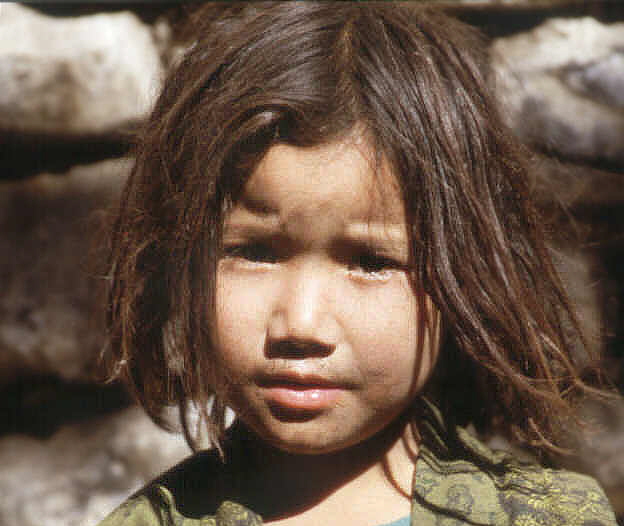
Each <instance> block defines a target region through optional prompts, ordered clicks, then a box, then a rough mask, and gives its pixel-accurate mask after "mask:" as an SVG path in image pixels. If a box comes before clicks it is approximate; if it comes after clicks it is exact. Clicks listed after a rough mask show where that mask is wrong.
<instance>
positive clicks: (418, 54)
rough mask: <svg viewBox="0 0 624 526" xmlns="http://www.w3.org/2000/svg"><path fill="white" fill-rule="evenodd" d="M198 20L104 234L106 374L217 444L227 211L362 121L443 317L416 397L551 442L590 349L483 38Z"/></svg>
mask: <svg viewBox="0 0 624 526" xmlns="http://www.w3.org/2000/svg"><path fill="white" fill-rule="evenodd" d="M193 20H194V25H193V27H194V35H195V37H194V41H193V44H192V45H191V46H190V49H189V51H188V52H187V53H186V55H185V56H184V57H183V59H182V60H181V61H180V63H179V65H178V66H177V67H176V68H175V69H174V70H173V71H172V72H171V74H170V75H169V77H168V79H167V80H166V82H165V85H164V89H163V92H162V94H161V96H160V98H159V99H158V101H157V103H156V106H155V109H154V111H153V113H152V115H151V117H150V118H149V120H148V122H147V123H146V125H145V127H144V130H143V133H142V135H141V138H140V142H139V144H138V147H137V152H136V164H135V166H134V170H133V172H132V175H131V177H130V179H129V180H128V183H127V186H126V188H125V192H124V194H123V200H122V203H121V206H120V208H119V210H118V215H117V217H116V221H115V223H114V227H113V229H112V236H111V246H110V248H111V250H110V259H109V267H108V268H109V272H110V276H109V277H110V290H109V296H108V305H107V307H108V311H107V322H108V330H109V334H110V345H109V347H108V350H107V351H106V353H105V358H106V359H107V361H108V363H109V365H110V367H111V374H112V376H114V377H117V376H119V377H122V378H124V379H125V380H126V381H127V383H128V385H130V387H131V388H132V391H133V392H134V394H135V395H136V397H137V398H138V400H139V401H140V403H141V404H142V405H143V406H144V407H145V409H146V410H147V412H148V413H149V414H150V415H151V417H152V418H153V419H154V420H155V421H157V422H160V423H161V424H162V423H163V422H162V420H161V418H160V415H161V411H162V408H163V406H164V405H168V404H174V403H175V404H179V405H180V407H181V408H182V409H183V410H182V411H181V414H182V415H183V418H182V420H183V423H184V428H185V429H186V430H187V431H188V425H187V423H186V419H185V417H184V415H185V414H186V412H185V411H184V409H185V408H186V407H187V405H188V404H189V403H194V404H196V406H197V407H198V408H199V410H200V412H201V413H202V415H203V417H204V420H205V422H206V423H207V425H208V428H209V431H210V433H211V437H212V438H213V440H217V441H218V439H219V438H220V436H221V434H222V432H223V429H224V403H225V402H224V401H223V400H222V399H221V398H220V396H219V393H214V392H213V389H212V387H211V386H212V385H214V382H213V381H212V380H211V378H214V375H215V374H218V371H214V370H213V368H212V358H211V348H212V342H211V334H212V322H213V318H214V309H215V303H214V288H215V287H214V283H215V268H216V262H217V260H218V257H219V250H220V236H221V226H222V218H223V213H224V210H225V209H226V208H227V206H228V203H231V202H232V201H233V200H235V199H236V195H237V192H238V191H240V189H241V187H242V185H244V183H245V180H246V177H247V176H248V175H249V174H250V173H251V171H253V168H254V166H255V165H256V163H257V162H258V161H259V159H260V158H261V157H262V155H263V154H264V153H265V152H266V151H267V149H268V148H269V147H270V146H271V145H272V144H275V143H276V142H284V143H288V144H293V145H297V146H312V145H318V144H324V143H328V142H331V141H334V140H339V139H340V138H342V137H344V136H346V135H347V134H348V133H349V132H350V131H352V130H353V129H354V127H355V126H360V127H361V128H362V129H363V130H365V132H366V136H367V138H369V140H370V142H371V146H372V147H373V148H374V151H376V152H377V155H378V157H379V158H383V159H385V160H386V161H387V162H388V163H389V165H390V166H391V167H392V168H393V171H394V174H395V175H396V178H397V180H398V182H399V185H400V188H401V194H402V198H403V201H404V207H405V214H406V218H407V227H408V231H409V235H410V268H411V279H412V283H413V286H414V287H415V288H417V289H419V290H424V292H426V294H427V295H428V296H429V297H430V298H431V299H432V301H433V303H434V304H435V306H436V307H437V309H438V310H439V312H440V315H441V319H442V324H443V328H444V333H445V338H444V344H443V349H442V359H441V361H440V363H439V364H438V367H437V371H436V374H435V378H434V379H433V380H432V382H431V385H430V386H429V394H430V396H432V397H434V398H435V400H436V402H437V403H438V404H439V405H440V406H441V409H442V412H443V413H444V414H445V415H447V417H448V418H453V419H454V420H456V421H457V422H459V423H468V422H472V423H473V424H475V425H476V426H477V428H478V429H480V430H482V431H492V430H496V431H498V432H501V433H503V434H504V435H505V436H507V437H508V438H510V439H511V440H513V441H514V442H518V443H522V444H526V445H529V446H533V447H535V448H537V449H541V450H554V449H556V447H557V440H558V430H559V429H560V427H561V426H562V424H564V423H566V422H567V421H568V420H569V419H570V418H571V417H572V415H573V414H574V405H575V402H576V400H577V399H578V398H579V396H580V395H581V394H582V393H583V392H587V391H589V390H590V388H589V387H588V384H587V383H585V382H584V381H583V379H582V377H581V373H580V365H582V364H586V363H588V362H587V359H588V357H587V351H586V350H585V346H584V340H583V337H582V334H581V331H580V329H579V326H578V323H577V321H576V318H575V316H574V313H573V310H572V308H571V306H570V303H569V301H568V299H567V297H566V295H565V293H564V291H563V288H562V286H561V284H560V281H559V279H558V277H557V274H556V272H555V269H554V267H553V264H552V262H551V257H550V255H549V252H548V249H547V246H546V244H545V241H544V233H543V231H542V230H543V229H542V227H541V225H540V220H539V218H538V216H537V215H536V212H535V210H534V208H533V206H532V204H531V202H530V199H529V191H528V182H527V180H528V179H527V166H526V157H527V153H526V152H525V151H524V150H523V149H522V147H521V146H520V145H519V144H518V143H517V141H516V140H515V139H514V138H513V137H512V135H511V134H510V133H509V131H508V130H506V129H505V127H504V125H503V124H502V122H501V118H500V116H499V114H498V110H497V107H496V104H495V103H494V101H493V100H492V99H491V97H490V95H489V91H488V88H487V86H486V78H487V76H488V70H487V56H486V53H485V51H484V49H485V47H484V45H483V42H482V41H481V38H480V36H479V34H478V33H477V32H476V31H474V30H473V29H471V28H469V27H467V26H465V25H463V24H461V23H459V22H457V21H455V20H453V19H450V18H448V17H447V16H445V15H444V14H442V13H441V12H439V11H437V10H430V9H425V8H423V7H422V5H414V4H411V5H400V4H399V5H396V4H387V3H383V4H375V3H357V4H352V3H345V2H336V3H334V2H330V3H311V2H292V3H291V2H285V3H282V2H277V3H271V4H258V3H253V2H251V3H246V4H239V5H232V4H228V3H225V4H221V5H208V6H204V7H202V9H200V10H199V11H198V13H196V16H195V17H194V18H193ZM421 296H422V295H421ZM421 321H422V320H421ZM209 406H210V407H211V409H210V410H208V409H207V407H209ZM190 435H191V433H188V432H187V438H189V440H190V441H191V442H192V440H191V438H192V437H191V436H190Z"/></svg>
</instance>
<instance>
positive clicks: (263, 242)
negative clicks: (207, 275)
mask: <svg viewBox="0 0 624 526" xmlns="http://www.w3.org/2000/svg"><path fill="white" fill-rule="evenodd" d="M369 152H370V150H369V148H368V146H367V144H366V141H365V140H364V139H363V136H362V134H358V133H354V134H353V135H352V136H351V137H349V138H348V139H347V140H345V141H341V142H338V143H333V144H330V145H325V146H321V147H317V148H296V147H292V146H287V145H277V146H273V147H272V148H271V149H270V150H269V152H268V153H267V155H266V156H265V157H264V159H263V160H262V161H261V162H260V164H259V165H258V167H257V168H256V170H255V171H254V172H253V173H252V175H251V177H250V179H249V181H248V183H247V184H246V186H245V189H244V192H243V196H242V198H241V199H240V201H239V202H238V203H236V204H235V206H234V207H233V209H232V210H230V212H229V213H228V216H227V217H226V221H225V228H224V250H225V256H224V258H223V259H222V260H221V262H220V264H219V268H218V272H217V339H218V348H217V350H216V358H217V361H218V370H219V371H220V372H221V377H222V378H223V379H224V380H223V385H222V386H219V388H220V389H221V390H223V391H225V393H226V398H227V400H228V402H229V404H230V405H231V406H232V407H233V409H234V410H235V411H236V412H237V414H238V416H239V418H240V420H241V421H242V422H243V424H244V426H245V427H246V428H247V429H248V430H249V435H250V436H251V437H252V439H251V441H248V442H247V445H246V449H245V451H244V453H243V454H244V457H245V458H244V463H243V464H241V466H244V467H243V468H241V469H244V473H240V472H239V473H230V477H231V478H230V477H226V478H228V480H229V481H230V482H228V481H227V480H224V481H223V483H224V484H225V486H230V487H229V489H228V488H225V489H224V492H225V493H229V494H232V495H236V496H237V497H238V501H239V502H241V503H242V504H246V505H248V506H249V508H251V509H253V510H255V511H257V512H258V513H260V514H261V515H262V516H263V518H264V520H265V522H266V523H270V524H275V525H280V526H288V525H290V524H297V526H307V525H310V526H311V525H315V526H316V525H318V524H332V523H335V522H336V518H339V522H340V524H342V525H350V526H373V525H379V524H384V523H387V522H391V521H393V520H396V519H398V518H401V517H403V516H406V515H408V514H409V507H410V502H409V498H408V495H409V493H410V488H411V481H412V476H413V469H414V468H413V466H414V461H415V458H416V456H417V453H418V444H417V441H416V439H415V437H414V436H413V433H412V432H411V430H410V426H409V425H408V424H407V419H406V417H405V415H406V414H407V413H408V412H409V409H410V406H411V404H412V402H413V400H414V398H415V397H416V396H417V394H418V393H419V392H420V391H421V390H422V388H423V386H424V384H425V382H426V380H427V379H428V378H429V376H430V374H431V371H432V369H433V366H434V364H435V361H436V358H437V347H438V345H437V331H436V335H434V336H432V335H431V334H428V333H425V340H424V341H425V344H424V346H423V350H422V351H418V345H417V341H418V329H417V327H416V320H417V319H418V315H417V309H418V301H417V297H416V293H415V292H414V288H413V287H412V285H411V284H410V282H409V279H408V273H407V257H408V238H407V233H406V228H405V220H404V215H403V210H402V202H401V199H400V197H399V194H398V190H397V188H396V185H395V182H394V178H393V176H392V174H391V173H390V171H389V169H388V168H387V167H385V166H384V167H383V169H382V171H381V173H375V172H374V170H373V169H372V163H371V161H370V158H371V156H370V155H369ZM427 305H428V306H429V307H431V305H430V302H428V300H427ZM431 308H432V309H433V307H431ZM232 485H236V489H235V490H234V488H233V487H232ZM234 500H237V499H234Z"/></svg>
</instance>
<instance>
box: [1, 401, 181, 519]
mask: <svg viewBox="0 0 624 526" xmlns="http://www.w3.org/2000/svg"><path fill="white" fill-rule="evenodd" d="M189 454H190V450H189V448H188V446H187V445H186V443H185V442H184V440H183V438H182V437H181V436H180V435H172V434H169V433H166V432H164V431H162V430H160V429H159V428H157V427H156V426H155V425H154V424H153V423H152V422H151V421H150V420H149V419H148V418H147V416H145V415H144V413H143V412H142V411H141V410H140V409H138V408H131V409H128V410H126V411H124V412H122V413H119V414H117V415H114V416H109V417H105V418H101V419H99V420H96V421H92V422H89V423H82V424H78V425H72V426H68V427H66V428H64V429H62V430H61V431H59V432H58V433H56V434H55V435H54V436H52V438H50V439H49V440H45V441H44V440H36V439H33V438H29V437H25V436H18V435H14V436H7V437H4V438H1V439H0V465H2V469H1V470H0V524H2V526H92V525H94V524H97V523H98V522H99V521H100V520H102V519H103V518H104V517H105V516H106V515H107V514H108V513H110V512H111V511H112V510H113V509H114V508H115V507H116V506H118V505H119V504H120V503H121V502H123V501H124V500H125V499H126V498H127V497H128V496H129V495H131V494H132V493H133V492H134V491H136V490H137V489H139V488H140V487H142V486H143V485H144V484H146V483H147V482H149V481H150V480H151V479H153V478H154V477H156V476H157V475H158V474H159V473H161V472H162V471H164V470H166V469H168V468H169V467H171V466H173V465H174V464H176V463H177V462H179V461H180V460H182V459H183V458H184V457H186V456H188V455H189Z"/></svg>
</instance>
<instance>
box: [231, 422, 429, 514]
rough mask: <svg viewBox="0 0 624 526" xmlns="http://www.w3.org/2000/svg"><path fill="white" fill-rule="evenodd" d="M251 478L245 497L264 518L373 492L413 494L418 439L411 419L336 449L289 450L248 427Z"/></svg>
mask: <svg viewBox="0 0 624 526" xmlns="http://www.w3.org/2000/svg"><path fill="white" fill-rule="evenodd" d="M244 433H245V435H246V437H247V438H245V443H244V447H245V453H244V455H245V462H246V463H247V466H248V467H247V469H248V473H249V477H248V480H247V482H246V483H245V485H244V486H245V487H244V488H241V489H242V493H243V495H241V496H242V497H243V500H244V501H245V503H246V504H247V505H248V506H249V507H250V508H251V509H254V510H255V511H257V512H258V513H260V514H261V515H262V516H263V517H264V518H265V519H267V520H271V519H279V518H280V517H287V516H290V515H296V514H298V513H301V512H304V511H305V510H306V509H310V508H312V507H315V506H318V505H319V503H321V502H323V501H328V502H333V501H341V500H342V499H345V500H347V501H349V502H352V503H353V502H355V499H359V498H367V496H370V495H375V496H376V498H377V499H378V498H379V496H380V495H382V494H385V495H388V496H390V495H393V497H395V498H398V497H402V498H405V499H407V498H409V494H410V491H411V482H412V476H413V470H414V464H415V461H416V457H417V455H418V441H417V439H416V437H415V434H414V432H413V430H412V428H411V426H410V425H409V422H408V421H407V419H404V418H403V419H399V420H398V421H397V422H395V424H394V425H392V426H389V427H388V428H386V429H384V430H383V431H381V432H379V433H377V434H376V435H374V436H373V437H371V438H369V439H367V440H365V441H363V442H361V443H359V444H356V445H354V446H351V447H348V448H345V449H342V450H340V451H337V452H333V453H327V454H319V455H313V454H312V455H302V454H293V453H288V452H285V451H283V450H280V449H278V448H276V447H274V446H272V445H270V444H267V443H265V442H264V441H262V440H261V439H260V438H259V437H258V436H257V435H255V434H254V433H253V432H252V431H249V430H248V429H246V428H245V429H244Z"/></svg>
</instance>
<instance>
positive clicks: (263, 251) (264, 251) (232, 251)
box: [223, 242, 280, 263]
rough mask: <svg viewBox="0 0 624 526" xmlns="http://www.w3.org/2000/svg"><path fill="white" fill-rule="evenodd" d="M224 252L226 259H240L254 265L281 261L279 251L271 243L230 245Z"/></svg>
mask: <svg viewBox="0 0 624 526" xmlns="http://www.w3.org/2000/svg"><path fill="white" fill-rule="evenodd" d="M223 252H224V254H225V256H226V257H230V258H240V259H243V260H246V261H250V262H253V263H276V262H277V261H279V260H280V256H279V253H278V251H277V250H275V248H274V247H272V246H271V245H270V244H269V243H260V242H258V243H255V242H254V243H243V244H240V245H230V246H225V247H224V249H223Z"/></svg>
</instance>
